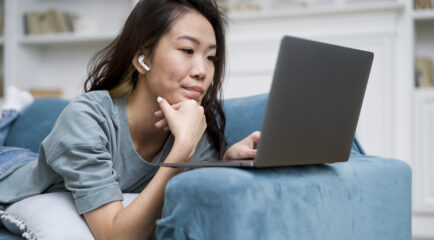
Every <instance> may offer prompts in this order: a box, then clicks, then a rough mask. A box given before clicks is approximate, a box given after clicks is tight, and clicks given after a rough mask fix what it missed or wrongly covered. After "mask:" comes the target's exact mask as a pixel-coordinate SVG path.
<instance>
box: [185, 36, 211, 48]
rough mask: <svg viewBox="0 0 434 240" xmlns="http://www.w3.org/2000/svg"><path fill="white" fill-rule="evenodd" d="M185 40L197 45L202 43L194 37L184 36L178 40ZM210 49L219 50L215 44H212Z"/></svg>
mask: <svg viewBox="0 0 434 240" xmlns="http://www.w3.org/2000/svg"><path fill="white" fill-rule="evenodd" d="M183 39H185V40H190V41H192V42H193V43H195V44H197V45H200V41H199V40H197V39H196V38H194V37H192V36H188V35H182V36H180V37H178V38H177V40H183ZM208 48H217V45H215V44H211V45H209V47H208Z"/></svg>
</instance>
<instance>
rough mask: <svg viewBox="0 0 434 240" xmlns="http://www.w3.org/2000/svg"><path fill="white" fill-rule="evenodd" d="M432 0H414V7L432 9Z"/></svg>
mask: <svg viewBox="0 0 434 240" xmlns="http://www.w3.org/2000/svg"><path fill="white" fill-rule="evenodd" d="M433 7H434V0H414V9H433Z"/></svg>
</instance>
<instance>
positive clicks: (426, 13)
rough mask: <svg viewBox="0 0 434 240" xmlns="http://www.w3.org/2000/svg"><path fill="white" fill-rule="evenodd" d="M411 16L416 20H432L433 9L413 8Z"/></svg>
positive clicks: (433, 18) (433, 17)
mask: <svg viewBox="0 0 434 240" xmlns="http://www.w3.org/2000/svg"><path fill="white" fill-rule="evenodd" d="M413 18H414V20H417V21H422V20H434V10H433V9H429V10H415V11H414V12H413Z"/></svg>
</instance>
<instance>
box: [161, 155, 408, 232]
mask: <svg viewBox="0 0 434 240" xmlns="http://www.w3.org/2000/svg"><path fill="white" fill-rule="evenodd" d="M156 233H157V237H158V239H345V240H346V239H391V240H397V239H411V169H410V167H409V166H408V165H407V164H406V163H404V162H402V161H398V160H393V159H383V158H376V157H369V156H363V155H357V156H353V157H351V158H350V160H349V161H348V162H345V163H334V164H322V165H311V166H298V167H287V168H269V169H251V170H245V169H237V168H202V169H197V170H192V171H189V172H185V173H182V174H180V175H178V176H176V177H174V178H173V179H172V180H171V181H170V182H169V184H168V186H167V188H166V194H165V204H164V208H163V215H162V219H160V220H159V221H158V222H157V230H156Z"/></svg>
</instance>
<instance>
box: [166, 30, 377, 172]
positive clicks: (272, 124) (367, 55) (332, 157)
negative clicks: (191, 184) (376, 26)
mask: <svg viewBox="0 0 434 240" xmlns="http://www.w3.org/2000/svg"><path fill="white" fill-rule="evenodd" d="M373 58H374V54H373V53H372V52H367V51H363V50H358V49H353V48H347V47H342V46H336V45H332V44H327V43H322V42H317V41H312V40H307V39H302V38H297V37H290V36H285V37H283V39H282V41H281V44H280V50H279V54H278V58H277V63H276V67H275V70H274V77H273V82H272V85H271V90H270V92H269V96H268V101H267V105H266V110H265V115H264V119H263V124H262V133H261V139H260V141H259V144H258V146H257V152H256V157H255V159H251V160H237V161H215V160H214V161H209V162H207V161H205V162H184V163H161V164H160V166H167V167H188V168H196V167H248V168H265V167H281V166H294V165H307V164H321V163H333V162H345V161H347V160H348V158H349V155H350V152H351V147H352V143H353V139H354V134H355V132H356V127H357V121H358V119H359V114H360V110H361V107H362V102H363V97H364V94H365V90H366V85H367V82H368V78H369V73H370V71H371V66H372V61H373Z"/></svg>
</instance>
